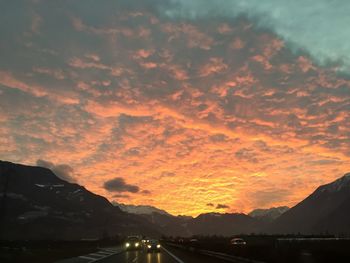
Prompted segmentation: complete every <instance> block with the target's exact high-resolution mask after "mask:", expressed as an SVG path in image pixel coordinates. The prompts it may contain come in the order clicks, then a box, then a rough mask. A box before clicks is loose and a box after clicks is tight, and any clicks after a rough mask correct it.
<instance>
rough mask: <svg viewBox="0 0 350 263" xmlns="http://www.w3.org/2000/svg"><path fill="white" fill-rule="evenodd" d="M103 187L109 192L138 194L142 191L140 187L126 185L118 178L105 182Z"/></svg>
mask: <svg viewBox="0 0 350 263" xmlns="http://www.w3.org/2000/svg"><path fill="white" fill-rule="evenodd" d="M103 187H104V188H105V189H106V190H107V191H109V192H121V193H122V192H129V193H137V192H139V191H140V188H139V187H138V186H136V185H132V184H128V183H126V182H125V181H124V179H123V178H121V177H116V178H114V179H112V180H109V181H107V182H105V183H104V184H103Z"/></svg>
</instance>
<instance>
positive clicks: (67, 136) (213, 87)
mask: <svg viewBox="0 0 350 263" xmlns="http://www.w3.org/2000/svg"><path fill="white" fill-rule="evenodd" d="M27 2H28V1H27ZM27 2H26V1H20V2H19V3H18V5H11V4H5V5H6V7H7V8H3V9H1V10H0V15H1V14H2V16H1V17H3V18H4V19H5V20H4V21H5V22H6V23H1V24H0V29H1V30H0V31H1V32H2V35H3V36H4V37H3V38H2V39H3V41H2V42H1V50H2V51H3V52H2V56H1V60H0V94H1V96H0V156H2V158H4V159H7V160H10V161H14V162H23V163H35V162H36V160H37V159H39V158H41V156H45V158H46V159H47V160H55V164H56V163H57V164H65V163H71V164H74V172H75V174H79V183H80V184H82V185H84V186H85V187H86V188H88V189H89V190H91V191H93V192H96V193H97V194H101V195H105V196H106V197H107V198H109V199H110V200H113V198H118V197H114V195H116V194H117V195H120V197H119V198H128V202H130V203H133V204H149V205H154V206H157V207H162V208H164V209H166V210H167V211H169V212H170V213H173V214H188V215H197V214H200V213H205V212H212V211H216V209H215V207H216V204H218V203H219V204H220V203H224V204H225V200H230V203H229V204H228V205H229V206H230V211H240V212H248V211H251V210H252V209H254V208H256V207H259V206H261V205H266V206H276V205H288V206H293V205H295V203H296V202H298V201H300V200H301V199H303V198H304V197H305V196H307V194H309V193H310V192H311V191H313V190H314V188H315V187H317V186H319V185H320V184H322V183H327V182H330V181H332V180H333V179H335V178H336V177H337V176H341V175H342V174H344V170H346V169H348V167H349V164H350V148H349V143H348V142H349V127H348V126H349V125H348V123H349V122H350V115H349V112H350V108H349V96H350V94H349V87H350V81H349V79H348V78H347V77H346V76H344V75H339V74H337V72H335V71H334V68H333V65H329V67H328V66H327V65H328V64H327V63H325V66H324V67H319V65H318V63H317V62H318V61H316V60H315V59H314V57H313V56H314V55H313V56H310V55H309V54H308V52H304V51H300V50H299V51H298V48H297V47H298V46H299V47H301V46H303V47H304V48H305V47H306V45H304V44H303V42H298V41H293V39H297V38H295V37H296V36H298V34H301V33H303V34H305V37H306V38H308V39H309V40H310V41H311V40H312V39H313V38H314V36H315V34H318V33H319V34H322V35H321V36H320V37H319V39H320V43H316V44H315V48H318V47H320V46H322V45H324V43H325V42H324V41H325V40H324V36H326V38H327V39H326V41H328V40H329V39H331V38H332V37H333V34H338V32H341V31H344V30H348V27H342V26H338V27H337V28H338V30H329V32H330V33H329V32H327V34H324V33H323V31H324V30H323V28H321V27H320V28H318V29H319V30H314V28H316V27H314V23H311V22H308V21H307V20H305V17H306V16H305V12H309V11H310V7H309V6H310V5H311V4H310V3H311V2H309V0H307V1H306V2H305V1H303V5H306V10H303V9H302V8H301V7H298V8H299V9H300V10H299V11H300V15H299V13H298V12H299V11H298V12H297V7H296V4H295V3H294V2H293V3H292V2H291V3H288V4H286V1H284V0H281V1H280V2H279V1H278V2H277V1H271V0H270V1H268V0H267V1H259V2H258V1H255V0H252V1H251V2H250V1H240V0H237V1H228V0H227V1H223V0H218V1H215V3H213V1H206V0H203V1H191V0H189V1H176V0H164V1H163V0H144V1H137V0H130V1H102V2H101V1H89V4H88V5H86V4H85V2H84V1H83V0H77V1H69V2H67V5H65V6H64V8H62V6H59V4H57V3H48V1H37V3H36V4H35V5H34V6H30V8H28V5H30V3H29V2H28V3H27ZM296 2H297V3H300V1H299V0H298V1H296ZM314 2H315V1H313V3H312V5H313V6H314V7H315V8H319V7H320V6H322V5H323V4H324V5H326V4H327V5H328V4H329V3H331V1H329V2H327V3H325V1H324V0H321V1H319V2H317V3H314ZM253 4H254V6H253V7H252V5H253ZM285 4H286V5H285ZM81 6H84V8H81ZM285 6H287V7H288V12H290V14H289V13H288V14H285ZM55 7H57V8H55ZM182 7H183V8H182ZM33 8H34V9H35V10H32V9H33ZM332 8H333V7H332ZM233 9H234V10H233ZM321 9H322V8H321ZM344 9H346V8H344ZM27 10H28V11H27ZM68 10H69V11H68ZM96 10H98V11H99V12H96ZM329 10H331V9H329ZM321 11H322V12H320V13H321V14H322V16H323V18H324V20H325V21H326V22H327V21H328V20H329V19H328V16H326V15H324V14H323V12H324V10H323V9H322V10H321ZM3 12H6V14H5V13H4V14H3ZM310 12H311V11H310ZM327 12H328V11H327ZM34 13H35V14H37V16H38V17H40V18H41V19H40V21H39V20H38V21H37V22H35V23H34V27H33V23H32V22H33V14H34ZM261 13H263V14H264V15H259V14H261ZM295 13H298V15H295ZM8 14H12V15H11V16H9V15H8ZM13 14H17V15H13ZM116 14H117V15H116ZM279 14H282V15H280V16H281V17H283V18H281V17H280V18H279V19H280V20H283V19H285V21H278V20H273V19H277V18H278V17H277V16H278V15H279ZM184 16H185V19H184V18H183V17H184ZM318 16H319V14H318V13H316V12H315V15H310V16H308V17H307V19H309V20H312V19H319V18H318ZM276 17H277V18H276ZM291 17H292V18H291ZM58 18H59V19H61V18H65V19H61V20H62V21H64V22H62V23H56V21H58V20H57V19H58ZM189 18H190V19H189ZM339 19H340V18H336V20H339ZM341 19H343V18H341ZM346 19H348V18H346ZM61 20H60V21H61ZM296 20H298V21H296ZM299 20H300V21H299ZM274 21H278V22H276V23H275V22H274ZM286 23H288V24H289V25H290V26H291V28H289V29H288V30H290V32H294V31H295V30H296V29H298V28H300V26H299V24H300V23H306V24H305V28H301V29H300V30H299V29H298V30H299V31H298V32H297V34H295V35H294V33H293V36H291V37H289V35H288V34H284V33H283V32H282V33H281V32H280V31H278V32H280V33H278V32H277V30H278V29H279V28H282V29H283V28H284V27H285V24H286ZM296 23H297V24H296ZM309 23H311V24H309ZM332 23H333V22H332ZM320 25H321V24H320ZM295 26H296V27H295ZM310 26H312V30H313V31H314V32H312V33H311V34H308V31H309V27H310ZM334 31H337V32H334ZM276 32H277V33H278V34H276ZM344 32H345V31H344ZM330 35H331V37H330V38H329V36H330ZM347 36H348V34H344V35H342V37H343V38H345V37H347ZM328 38H329V39H328ZM322 43H323V44H322ZM348 43H349V41H346V42H345V41H342V42H339V43H337V46H338V45H339V47H340V50H341V49H342V48H344V47H345V46H347V45H348ZM19 50H20V51H21V52H18V51H19ZM306 51H307V50H306ZM325 51H327V49H325ZM334 52H339V50H338V49H334ZM347 54H350V53H349V52H347ZM328 55H330V56H333V54H332V53H328ZM23 57H25V58H26V59H25V60H24V59H23ZM322 59H323V57H322V56H320V60H322ZM116 174H124V175H127V177H125V178H127V182H128V183H126V182H125V181H123V185H124V188H123V186H121V184H120V182H119V184H117V185H118V187H122V189H123V192H118V191H115V192H113V191H106V189H105V188H104V187H103V184H104V182H108V181H109V180H112V179H113V178H114V176H113V175H116ZM125 180H126V179H125ZM129 180H130V181H129ZM272 183H273V185H274V188H276V189H288V191H289V193H288V194H287V195H286V196H284V195H283V194H282V193H279V192H278V191H277V193H276V192H275V193H274V191H273V190H274V189H271V184H272ZM125 185H129V186H131V190H132V191H134V192H135V190H136V189H138V191H137V192H136V193H137V194H130V193H133V192H130V191H129V192H128V191H124V190H125ZM164 186H166V187H164ZM135 187H137V188H135ZM143 189H147V190H144V192H142V191H143ZM127 190H130V188H128V187H127ZM129 194H130V196H129ZM254 194H255V195H254ZM174 196H176V198H172V197H174ZM282 202H283V203H282ZM208 203H211V204H213V206H208V205H207V204H208Z"/></svg>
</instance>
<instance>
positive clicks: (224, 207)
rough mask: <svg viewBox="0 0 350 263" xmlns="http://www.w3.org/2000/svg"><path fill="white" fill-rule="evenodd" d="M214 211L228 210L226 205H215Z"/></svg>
mask: <svg viewBox="0 0 350 263" xmlns="http://www.w3.org/2000/svg"><path fill="white" fill-rule="evenodd" d="M215 208H216V209H227V208H230V207H229V206H228V205H224V204H217V205H216V207H215Z"/></svg>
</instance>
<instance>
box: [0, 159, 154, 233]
mask: <svg viewBox="0 0 350 263" xmlns="http://www.w3.org/2000/svg"><path fill="white" fill-rule="evenodd" d="M0 185H1V190H0V191H1V193H0V196H1V203H0V205H1V206H0V209H1V210H0V216H1V218H0V219H1V222H0V223H1V224H0V227H1V229H0V234H1V236H0V239H5V240H20V239H26V240H30V239H50V240H61V239H64V240H72V239H75V240H77V239H85V238H89V239H91V238H93V239H94V238H101V237H107V236H114V235H117V234H135V233H137V234H139V233H143V234H147V235H159V234H160V233H159V231H158V230H157V229H156V226H154V225H152V224H150V223H148V222H145V221H144V220H143V219H142V218H140V217H137V216H136V215H132V214H128V213H125V212H123V211H121V210H120V209H119V208H118V207H115V206H113V205H112V204H111V203H110V202H109V201H108V200H107V199H106V198H104V197H102V196H99V195H96V194H93V193H91V192H89V191H88V190H86V189H85V188H84V187H82V186H80V185H78V184H72V183H68V182H66V181H64V180H62V179H60V178H58V177H57V176H56V175H55V174H54V173H53V172H52V171H51V170H49V169H46V168H42V167H34V166H25V165H20V164H14V163H10V162H4V161H0ZM3 186H4V187H3ZM4 193H6V194H4Z"/></svg>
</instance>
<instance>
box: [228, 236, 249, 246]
mask: <svg viewBox="0 0 350 263" xmlns="http://www.w3.org/2000/svg"><path fill="white" fill-rule="evenodd" d="M246 244H247V242H245V241H244V240H243V239H242V238H232V239H231V245H234V246H244V245H246Z"/></svg>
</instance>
